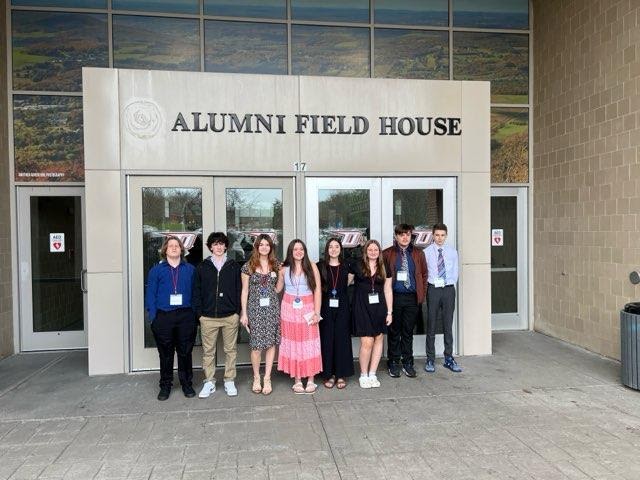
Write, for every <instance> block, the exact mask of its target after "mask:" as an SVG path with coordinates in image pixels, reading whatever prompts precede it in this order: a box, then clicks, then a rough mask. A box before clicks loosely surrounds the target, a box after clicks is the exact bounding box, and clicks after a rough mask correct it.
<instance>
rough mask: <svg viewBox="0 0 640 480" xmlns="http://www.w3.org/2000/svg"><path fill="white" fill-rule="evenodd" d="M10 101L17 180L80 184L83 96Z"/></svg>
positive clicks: (32, 97) (19, 96)
mask: <svg viewBox="0 0 640 480" xmlns="http://www.w3.org/2000/svg"><path fill="white" fill-rule="evenodd" d="M13 98H14V99H13V129H14V145H15V179H16V181H19V182H33V181H36V182H37V181H40V182H60V181H63V182H81V181H83V180H84V152H83V148H82V144H83V143H82V135H83V133H82V97H61V96H52V95H30V96H27V95H15V96H14V97H13Z"/></svg>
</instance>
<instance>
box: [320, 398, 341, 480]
mask: <svg viewBox="0 0 640 480" xmlns="http://www.w3.org/2000/svg"><path fill="white" fill-rule="evenodd" d="M313 408H315V409H316V414H317V415H318V420H320V425H321V426H322V433H323V434H324V439H325V440H326V441H327V446H328V447H329V453H331V460H333V464H334V465H335V466H336V472H338V477H340V480H342V472H340V467H339V466H338V462H336V455H335V453H334V451H333V447H332V446H331V442H330V441H329V435H328V434H327V429H326V428H325V427H324V421H323V420H322V415H320V410H318V402H316V399H315V396H314V397H313Z"/></svg>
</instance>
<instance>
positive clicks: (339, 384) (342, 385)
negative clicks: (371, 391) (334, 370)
mask: <svg viewBox="0 0 640 480" xmlns="http://www.w3.org/2000/svg"><path fill="white" fill-rule="evenodd" d="M346 386H347V382H346V381H345V380H344V378H339V379H338V381H337V382H336V387H337V388H338V390H342V389H343V388H345V387H346Z"/></svg>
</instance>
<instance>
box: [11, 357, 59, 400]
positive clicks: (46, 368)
mask: <svg viewBox="0 0 640 480" xmlns="http://www.w3.org/2000/svg"><path fill="white" fill-rule="evenodd" d="M68 355H69V353H68V352H66V353H63V354H61V355H60V356H59V357H57V358H54V359H53V360H51V361H50V362H49V363H47V364H45V365H43V366H42V367H40V368H39V369H38V370H36V371H34V372H33V373H31V374H30V375H27V376H26V377H24V378H23V379H21V380H19V381H17V382H16V383H14V384H13V385H9V386H8V387H7V388H5V389H4V390H1V391H0V397H2V396H3V395H5V394H6V393H8V392H10V391H11V390H15V389H16V388H18V387H19V386H20V385H22V384H23V383H26V382H28V381H29V380H31V379H32V378H33V377H36V376H38V375H40V374H41V373H42V372H46V371H47V370H49V369H50V368H51V367H53V366H54V365H56V364H58V363H60V362H61V361H62V360H64V359H65V358H67V356H68Z"/></svg>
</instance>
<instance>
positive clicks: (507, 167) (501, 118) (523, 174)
mask: <svg viewBox="0 0 640 480" xmlns="http://www.w3.org/2000/svg"><path fill="white" fill-rule="evenodd" d="M528 181H529V109H527V108H492V109H491V182H492V183H525V182H528Z"/></svg>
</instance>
